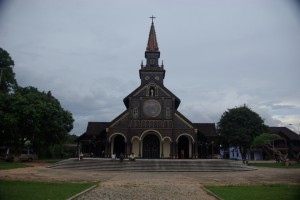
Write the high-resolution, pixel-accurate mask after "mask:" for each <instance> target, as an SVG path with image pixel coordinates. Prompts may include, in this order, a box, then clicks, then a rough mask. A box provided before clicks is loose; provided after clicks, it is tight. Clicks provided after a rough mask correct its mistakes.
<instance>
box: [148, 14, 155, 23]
mask: <svg viewBox="0 0 300 200" xmlns="http://www.w3.org/2000/svg"><path fill="white" fill-rule="evenodd" d="M149 18H151V19H152V23H153V19H155V18H156V17H154V16H153V15H152V17H149Z"/></svg>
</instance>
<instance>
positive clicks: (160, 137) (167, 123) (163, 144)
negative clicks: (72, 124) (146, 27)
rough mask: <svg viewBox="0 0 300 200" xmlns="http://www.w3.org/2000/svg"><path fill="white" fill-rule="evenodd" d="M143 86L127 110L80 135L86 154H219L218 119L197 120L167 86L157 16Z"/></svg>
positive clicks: (142, 75) (93, 124)
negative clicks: (181, 108)
mask: <svg viewBox="0 0 300 200" xmlns="http://www.w3.org/2000/svg"><path fill="white" fill-rule="evenodd" d="M145 59H146V62H145V64H143V62H142V64H141V66H140V69H139V77H140V79H141V84H140V86H139V87H137V88H136V89H135V90H134V91H133V92H131V93H130V94H129V95H128V96H126V97H125V98H124V100H123V102H124V104H125V107H126V110H125V111H124V112H123V113H121V114H120V115H119V116H117V117H116V118H115V119H113V120H112V121H111V122H89V123H88V126H87V130H86V132H85V133H83V134H82V135H81V136H80V137H79V138H78V139H77V142H78V143H79V144H80V145H81V151H82V152H83V153H84V154H86V155H94V156H97V157H98V156H99V157H110V156H111V155H112V154H114V153H115V154H116V155H117V156H118V155H119V154H121V153H122V154H124V155H125V157H127V156H128V155H129V154H131V153H134V154H135V155H136V156H137V157H139V158H146V159H153V158H155V159H157V158H213V157H214V156H216V155H217V154H218V151H219V150H218V146H219V145H218V144H217V143H218V142H217V134H216V129H215V124H214V123H192V122H191V121H190V120H189V119H187V118H186V117H185V116H184V115H183V114H181V113H180V112H179V111H178V110H177V109H178V107H179V105H180V99H179V98H178V97H177V96H176V95H175V94H173V93H172V92H171V91H170V90H168V89H167V88H166V87H165V86H164V78H165V74H166V70H165V68H164V64H163V62H160V61H159V59H160V51H159V48H158V42H157V38H156V32H155V27H154V23H153V19H152V23H151V27H150V32H149V38H148V43H147V47H146V51H145Z"/></svg>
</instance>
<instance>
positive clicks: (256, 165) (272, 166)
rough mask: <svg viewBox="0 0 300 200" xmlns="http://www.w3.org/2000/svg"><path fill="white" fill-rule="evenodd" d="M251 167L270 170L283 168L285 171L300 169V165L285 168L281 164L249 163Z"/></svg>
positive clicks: (295, 164)
mask: <svg viewBox="0 0 300 200" xmlns="http://www.w3.org/2000/svg"><path fill="white" fill-rule="evenodd" d="M249 166H254V167H270V168H283V169H290V168H293V169H294V168H300V163H293V164H292V165H291V166H285V165H283V164H281V163H275V162H274V163H249Z"/></svg>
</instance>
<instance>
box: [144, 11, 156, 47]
mask: <svg viewBox="0 0 300 200" xmlns="http://www.w3.org/2000/svg"><path fill="white" fill-rule="evenodd" d="M150 18H152V24H151V28H150V32H149V38H148V44H147V48H146V51H151V52H155V51H156V52H157V51H159V50H158V44H157V39H156V33H155V28H154V23H153V18H155V17H153V16H152V17H150Z"/></svg>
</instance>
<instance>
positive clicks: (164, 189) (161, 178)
mask: <svg viewBox="0 0 300 200" xmlns="http://www.w3.org/2000/svg"><path fill="white" fill-rule="evenodd" d="M75 199H77V200H91V199H105V200H109V199H120V200H121V199H122V200H125V199H136V200H148V199H157V200H160V199H161V200H167V199H174V200H181V199H190V200H194V199H195V200H196V199H202V200H215V199H216V198H215V197H213V196H212V195H210V194H208V193H207V192H206V191H205V190H203V189H202V188H201V184H199V183H197V182H195V181H194V180H193V179H191V178H188V177H185V175H182V174H169V176H168V177H166V176H165V174H164V173H163V174H160V173H153V174H152V173H132V172H131V173H120V174H118V175H116V176H114V177H112V178H111V179H108V180H106V181H104V182H101V183H99V185H98V187H96V188H95V189H93V190H90V191H89V192H87V193H85V194H83V195H81V196H79V197H78V198H75Z"/></svg>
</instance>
